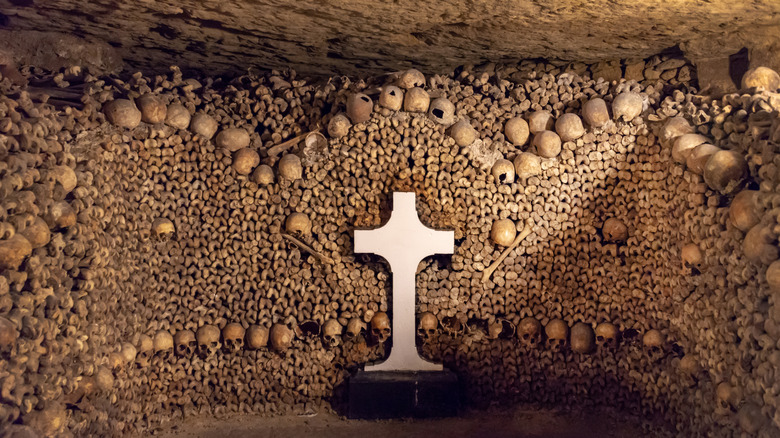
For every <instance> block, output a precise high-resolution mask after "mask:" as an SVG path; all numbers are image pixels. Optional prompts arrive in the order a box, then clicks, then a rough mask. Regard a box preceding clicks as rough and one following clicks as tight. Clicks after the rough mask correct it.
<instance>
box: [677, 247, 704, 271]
mask: <svg viewBox="0 0 780 438" xmlns="http://www.w3.org/2000/svg"><path fill="white" fill-rule="evenodd" d="M680 259H681V260H682V271H683V275H686V276H688V275H699V274H700V273H701V269H702V263H703V262H704V255H702V253H701V249H700V248H699V245H696V244H695V243H689V244H687V245H685V246H683V247H682V249H681V250H680Z"/></svg>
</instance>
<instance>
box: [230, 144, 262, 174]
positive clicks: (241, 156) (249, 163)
mask: <svg viewBox="0 0 780 438" xmlns="http://www.w3.org/2000/svg"><path fill="white" fill-rule="evenodd" d="M258 164H260V154H258V153H257V151H255V150H254V149H250V148H241V149H239V150H237V151H235V152H233V163H232V164H231V166H232V167H233V170H235V171H236V173H237V174H239V175H249V174H250V173H252V171H253V170H254V168H255V167H257V165H258Z"/></svg>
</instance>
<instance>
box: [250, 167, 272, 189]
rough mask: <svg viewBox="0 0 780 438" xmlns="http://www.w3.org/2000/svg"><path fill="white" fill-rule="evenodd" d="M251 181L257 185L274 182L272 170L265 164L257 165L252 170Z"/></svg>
mask: <svg viewBox="0 0 780 438" xmlns="http://www.w3.org/2000/svg"><path fill="white" fill-rule="evenodd" d="M250 179H251V181H252V182H253V183H255V184H257V185H261V186H266V185H268V184H273V182H274V170H273V169H272V168H271V166H269V165H267V164H261V165H259V166H257V167H256V168H255V170H254V172H252V176H251V178H250Z"/></svg>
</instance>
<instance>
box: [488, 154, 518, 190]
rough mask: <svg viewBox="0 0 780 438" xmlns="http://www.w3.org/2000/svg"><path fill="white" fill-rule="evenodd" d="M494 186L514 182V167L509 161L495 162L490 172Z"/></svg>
mask: <svg viewBox="0 0 780 438" xmlns="http://www.w3.org/2000/svg"><path fill="white" fill-rule="evenodd" d="M490 173H491V174H493V179H494V180H495V183H496V184H512V183H513V182H515V165H514V164H512V162H511V161H509V160H504V159H500V160H496V162H495V163H494V164H493V169H491V171H490Z"/></svg>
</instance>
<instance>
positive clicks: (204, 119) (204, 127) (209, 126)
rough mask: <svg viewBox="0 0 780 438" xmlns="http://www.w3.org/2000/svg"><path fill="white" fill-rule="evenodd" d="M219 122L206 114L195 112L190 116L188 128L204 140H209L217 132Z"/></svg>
mask: <svg viewBox="0 0 780 438" xmlns="http://www.w3.org/2000/svg"><path fill="white" fill-rule="evenodd" d="M217 128H219V123H217V121H216V120H215V119H214V117H211V116H210V115H208V114H204V113H197V114H195V115H194V116H192V119H191V121H190V130H191V131H192V132H194V133H195V134H198V136H200V137H202V138H204V139H205V140H210V139H211V137H213V136H214V134H215V133H216V132H217Z"/></svg>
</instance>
